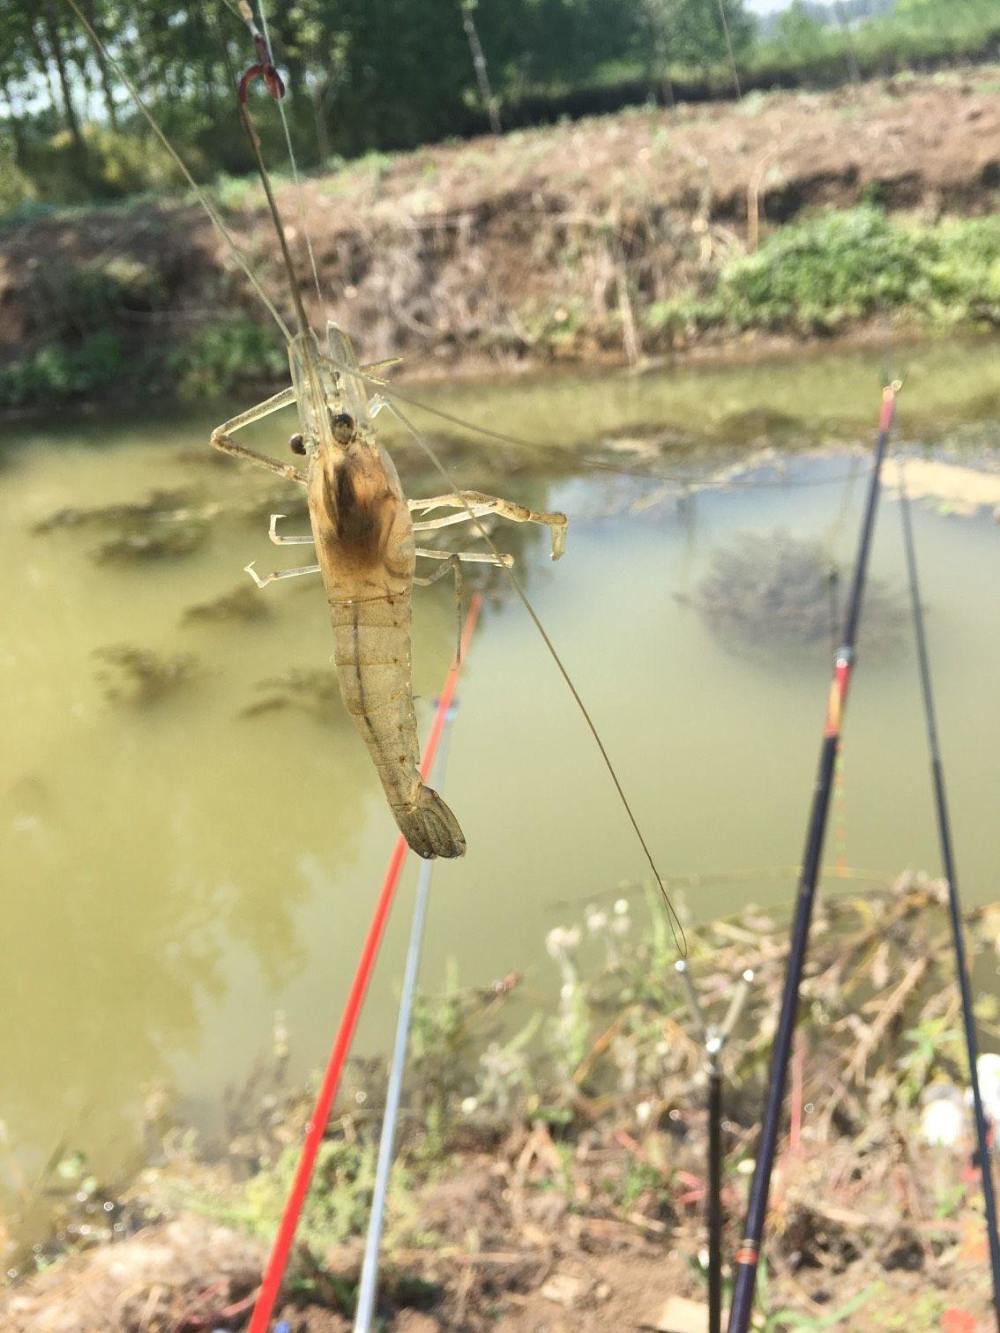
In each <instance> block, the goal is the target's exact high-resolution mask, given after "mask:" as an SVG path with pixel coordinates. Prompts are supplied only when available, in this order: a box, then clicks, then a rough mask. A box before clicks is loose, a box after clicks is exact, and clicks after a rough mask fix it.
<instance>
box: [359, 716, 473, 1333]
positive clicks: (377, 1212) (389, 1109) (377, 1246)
mask: <svg viewBox="0 0 1000 1333" xmlns="http://www.w3.org/2000/svg"><path fill="white" fill-rule="evenodd" d="M457 707H458V705H457V704H455V703H453V704H452V705H451V707H450V708H449V709H448V712H447V713H446V714H445V726H444V731H443V732H442V734H441V746H440V748H439V750H438V755H437V762H436V764H435V765H434V769H433V771H432V773H431V775H430V779H429V780H430V781H432V782H433V783H434V786H435V789H437V790H440V789H441V787H443V786H444V771H445V767H446V765H447V760H448V740H449V732H450V727H451V724H452V722H453V721H454V720H455V712H456V709H457ZM433 873H434V861H433V860H427V861H421V863H420V873H419V875H418V877H417V891H416V895H415V898H414V904H413V916H412V918H411V922H410V941H409V944H408V945H407V949H406V967H405V970H404V972H403V991H402V994H401V996H400V1000H399V1016H398V1018H397V1021H396V1039H395V1042H394V1043H393V1048H392V1060H391V1061H390V1064H389V1085H388V1087H387V1089H386V1095H385V1114H384V1115H383V1117H382V1133H381V1135H380V1137H379V1145H378V1161H377V1163H376V1167H375V1184H374V1185H373V1187H372V1207H371V1214H370V1216H369V1219H368V1235H367V1237H366V1239H365V1253H364V1260H363V1262H362V1265H361V1281H360V1283H359V1284H358V1300H357V1308H356V1310H355V1314H354V1333H371V1327H372V1320H373V1319H374V1316H375V1302H376V1299H377V1297H378V1276H379V1260H380V1257H381V1254H380V1251H381V1246H382V1231H383V1228H384V1225H385V1206H386V1199H387V1197H388V1194H389V1177H390V1175H391V1173H392V1160H393V1153H394V1151H395V1147H396V1127H397V1125H398V1122H399V1109H400V1104H401V1101H402V1096H403V1076H404V1074H405V1072H406V1051H407V1047H408V1045H409V1041H410V1026H411V1024H412V1022H413V1004H414V999H415V997H416V992H417V976H418V973H419V971H420V954H421V950H422V948H423V939H424V924H425V922H426V920H427V906H428V902H429V899H430V891H431V876H432V875H433Z"/></svg>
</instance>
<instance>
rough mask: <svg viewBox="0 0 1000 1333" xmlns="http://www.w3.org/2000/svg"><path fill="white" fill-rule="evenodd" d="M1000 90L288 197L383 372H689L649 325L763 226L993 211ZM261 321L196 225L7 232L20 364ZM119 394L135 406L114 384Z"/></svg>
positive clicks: (809, 102) (833, 110)
mask: <svg viewBox="0 0 1000 1333" xmlns="http://www.w3.org/2000/svg"><path fill="white" fill-rule="evenodd" d="M998 90H1000V68H998V67H983V66H980V67H976V68H974V69H970V70H968V71H966V72H964V73H962V72H949V73H947V74H941V75H937V76H919V77H906V78H899V79H895V80H888V81H885V80H883V81H876V82H873V83H869V84H866V85H864V86H862V87H859V88H856V89H845V90H840V91H837V92H831V93H823V94H819V93H775V94H770V95H752V96H750V97H748V98H746V99H745V100H744V101H743V102H742V103H741V104H738V105H733V104H715V105H709V106H700V107H689V106H688V107H684V106H682V107H678V108H677V109H676V110H672V111H666V110H661V109H648V110H631V111H624V112H621V113H618V114H616V115H612V116H606V117H599V118H593V119H590V120H584V121H580V122H577V123H575V124H567V125H560V126H555V127H550V128H545V129H538V130H531V131H524V132H517V133H513V134H510V135H507V136H505V137H504V138H502V139H499V140H493V139H478V140H474V141H471V142H467V143H462V144H455V145H445V146H438V147H434V148H428V149H424V150H421V151H418V152H415V153H410V154H405V155H400V156H396V157H378V158H369V159H364V160H362V161H360V162H357V163H354V164H352V165H350V166H348V167H347V168H345V169H344V170H342V171H340V172H338V173H336V174H333V175H325V176H320V177H316V178H314V179H310V180H309V181H307V182H306V183H305V185H304V186H303V188H302V190H301V193H300V194H298V195H296V193H295V192H294V190H293V189H292V188H291V187H290V186H289V185H287V184H286V185H283V186H282V188H281V189H280V190H279V199H280V201H281V206H282V209H283V212H284V214H285V216H286V218H287V220H288V223H289V228H290V230H291V232H292V233H293V234H294V235H295V236H296V244H295V246H294V248H295V250H296V254H297V256H298V258H297V261H296V262H297V263H298V265H299V282H300V287H301V290H302V293H303V296H304V299H305V301H306V305H307V307H308V309H309V311H310V315H311V316H317V315H319V313H320V303H319V301H318V300H317V297H316V294H315V291H314V289H313V284H312V282H311V279H310V278H309V277H308V265H307V262H306V260H305V256H304V254H302V250H303V247H302V244H301V234H300V233H301V231H302V222H303V220H304V221H305V223H306V224H307V226H308V231H309V234H310V236H311V238H312V244H313V248H314V252H315V255H316V261H317V266H318V271H319V280H320V285H321V288H322V290H323V292H324V293H325V294H326V298H327V299H326V300H325V302H324V306H323V309H324V311H325V312H326V313H328V314H330V315H332V316H333V318H335V319H336V320H337V321H338V322H339V323H340V324H341V325H342V326H343V327H345V328H347V329H349V330H350V331H351V332H352V333H353V335H354V336H355V338H356V340H357V342H358V344H359V347H360V350H361V352H362V354H363V356H364V357H366V358H369V359H377V358H382V357H387V356H390V355H394V354H400V353H401V354H403V355H405V357H406V358H407V366H408V368H409V369H410V370H411V371H412V372H415V373H417V374H426V373H427V372H428V370H430V369H433V368H434V367H448V368H449V369H455V368H458V367H462V368H466V369H470V368H474V369H483V368H497V367H501V368H508V369H512V368H516V367H519V366H522V365H525V364H536V365H537V364H539V363H544V362H548V361H552V360H586V361H621V360H637V359H639V358H641V357H643V356H646V355H655V354H658V353H662V352H664V351H666V350H677V342H678V339H677V338H676V336H675V335H674V334H670V335H668V334H667V333H665V332H663V331H662V330H661V329H658V328H657V326H656V322H655V320H650V319H649V318H648V315H649V312H650V311H651V310H654V309H655V308H656V306H657V304H658V303H662V302H664V301H668V300H670V299H671V298H672V297H674V296H677V295H678V294H679V293H682V292H686V291H690V290H692V289H698V287H699V285H700V284H703V283H704V281H705V279H706V275H710V274H711V273H712V271H713V270H715V269H717V268H718V266H719V265H720V264H722V263H724V262H725V260H726V259H727V258H730V257H732V256H733V255H735V254H739V253H742V252H743V251H744V250H745V249H746V248H747V246H748V245H752V243H753V232H754V230H755V229H756V228H757V227H758V225H759V230H760V233H761V235H764V234H766V232H767V229H768V228H769V227H771V226H773V225H775V224H778V223H781V222H785V221H787V220H789V219H790V218H793V217H795V216H796V215H797V214H799V213H801V212H802V211H803V210H806V209H813V208H816V207H824V208H826V207H832V206H836V207H842V206H848V205H852V204H856V203H858V202H859V201H862V200H871V201H875V202H878V203H880V204H882V205H884V206H885V207H886V208H887V209H889V210H910V211H912V210H917V211H919V212H920V213H921V214H922V215H924V216H926V217H929V218H935V217H938V216H939V215H942V214H966V215H967V214H982V213H988V212H990V211H991V210H992V209H993V208H994V206H995V201H996V192H997V187H998V185H1000V148H998V145H1000V91H998ZM260 114H262V115H263V114H267V110H266V108H262V109H261V111H260ZM221 202H222V205H223V209H224V212H225V214H226V217H227V220H228V223H229V225H230V226H231V227H232V229H233V231H234V233H235V234H236V235H237V237H238V238H239V240H240V243H241V245H242V246H243V247H244V248H245V249H246V251H247V253H248V254H249V256H250V257H251V260H252V262H253V264H254V266H255V267H256V268H257V270H258V271H259V272H260V273H261V275H262V278H263V281H264V283H265V285H266V287H267V289H268V290H269V291H270V292H272V293H274V294H275V296H276V299H277V302H278V304H279V305H280V306H281V308H282V310H283V311H285V312H286V314H287V313H288V310H289V301H288V299H287V297H286V296H285V295H284V292H285V289H286V284H285V283H284V281H283V277H282V274H281V272H280V271H279V269H278V267H277V263H276V247H275V245H274V242H273V240H272V236H271V233H270V230H269V227H268V225H267V224H266V221H265V219H264V217H263V214H262V211H261V208H260V201H259V192H258V191H256V190H255V189H254V188H253V187H252V186H250V185H248V184H244V183H242V182H235V183H231V184H230V185H229V186H228V187H226V188H224V189H223V190H222V192H221ZM109 265H110V270H109ZM109 271H110V273H111V277H110V278H107V280H105V278H106V277H107V274H108V272H109ZM95 275H97V276H95ZM100 275H104V276H103V277H102V276H100ZM240 314H244V315H247V316H250V317H252V318H253V319H254V320H261V319H263V320H264V321H265V322H266V319H267V317H266V315H265V314H263V312H262V309H261V305H260V302H259V300H258V298H257V297H256V295H255V294H254V293H253V292H252V291H251V290H250V288H249V284H248V282H247V280H246V279H245V277H244V276H243V275H242V273H240V272H239V270H237V269H236V268H235V266H234V265H233V263H232V261H231V259H230V258H229V257H228V256H227V254H226V252H225V249H224V247H223V246H222V244H221V243H220V241H219V239H218V237H217V236H216V234H215V233H214V232H213V230H212V228H211V226H210V224H209V223H208V222H207V220H206V219H205V217H204V216H203V214H202V213H201V211H200V209H199V208H198V207H197V206H195V205H192V204H189V203H169V202H160V203H155V204H154V203H149V204H138V205H134V206H131V207H129V208H127V209H124V210H117V211H112V210H104V211H100V212H97V211H94V212H84V213H79V212H77V213H73V214H67V215H62V216H59V217H53V218H48V219H42V220H37V221H34V222H30V223H23V224H21V225H18V226H15V227H10V228H8V229H7V230H5V231H4V232H3V233H2V234H0V361H2V360H3V359H6V360H7V361H8V362H9V361H11V360H13V359H14V358H24V357H25V356H28V355H31V354H32V353H34V352H37V350H38V349H39V348H43V347H47V346H49V345H50V344H51V343H52V341H53V338H55V339H56V340H57V341H58V340H61V341H62V342H65V343H67V344H69V345H72V344H73V342H74V340H79V339H80V338H81V337H83V336H85V335H86V334H87V333H88V331H92V330H93V329H94V328H97V327H100V328H111V329H113V330H114V331H115V332H116V333H117V334H119V335H120V336H121V338H122V339H123V344H121V345H123V346H124V347H125V349H126V352H127V355H126V356H125V357H124V358H121V355H120V352H119V354H118V355H119V358H120V359H123V360H124V361H125V362H126V363H127V362H128V360H129V358H130V357H141V356H143V355H147V354H149V353H150V352H151V350H152V352H153V353H154V354H155V353H157V352H158V349H162V350H161V351H160V352H159V354H158V355H157V356H156V360H157V363H158V364H159V366H160V367H161V369H162V368H163V367H164V366H166V365H167V363H168V361H169V357H170V355H171V353H170V350H169V349H173V348H177V347H181V348H183V347H185V346H186V345H188V344H189V343H190V342H191V340H192V339H196V338H197V336H198V333H199V331H203V330H204V329H206V328H207V327H211V326H213V325H216V324H217V323H218V322H219V321H220V320H221V319H225V318H229V317H232V316H234V315H240ZM289 318H290V316H289ZM728 336H729V340H730V345H732V343H733V339H732V336H731V335H728ZM725 337H726V335H723V334H720V335H718V339H723V340H724V339H725ZM718 339H717V341H718ZM745 341H746V337H745V336H743V337H741V339H740V342H741V344H743V351H744V353H745ZM234 354H235V353H234ZM108 355H112V353H110V352H109V353H108ZM246 366H247V372H248V374H249V375H250V376H251V377H253V378H257V379H261V380H269V381H272V380H273V379H274V377H275V376H276V375H277V374H278V373H279V372H278V371H277V369H276V363H275V362H274V361H273V359H271V360H267V359H261V358H260V357H259V356H258V358H257V363H255V362H254V359H253V357H252V356H250V355H247V358H246ZM66 373H67V374H69V375H72V373H74V372H73V368H72V366H71V367H70V368H69V369H68V370H67V372H66ZM163 380H164V383H167V382H169V380H170V375H169V374H166V373H165V374H164V376H163ZM104 381H107V383H106V384H105V388H106V389H108V391H111V390H113V387H114V383H113V381H114V376H113V375H112V374H111V373H110V371H109V372H108V374H106V375H105V376H104ZM102 382H103V381H102Z"/></svg>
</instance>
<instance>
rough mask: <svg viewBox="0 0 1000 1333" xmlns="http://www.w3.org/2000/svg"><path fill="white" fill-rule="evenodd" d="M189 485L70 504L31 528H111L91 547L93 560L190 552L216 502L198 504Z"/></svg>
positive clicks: (199, 540)
mask: <svg viewBox="0 0 1000 1333" xmlns="http://www.w3.org/2000/svg"><path fill="white" fill-rule="evenodd" d="M190 501H191V494H190V492H189V491H187V490H183V489H178V490H152V491H150V492H149V494H148V495H147V496H146V497H145V498H144V499H142V500H132V501H128V502H127V503H125V504H113V505H94V506H87V507H80V506H75V505H70V506H66V507H64V508H62V509H57V510H54V511H53V513H51V514H49V515H47V516H46V517H45V518H42V519H39V520H38V522H36V523H35V524H34V526H33V527H32V531H33V532H39V533H44V532H52V531H54V530H55V529H57V528H78V527H96V528H99V529H101V530H102V531H107V530H109V529H110V530H111V532H110V535H109V536H107V537H106V538H105V540H104V541H103V542H101V544H100V545H99V546H98V547H96V548H95V549H94V550H93V551H92V552H91V554H92V556H93V557H94V559H95V560H156V559H162V558H164V557H170V556H178V555H187V554H188V553H189V552H191V551H194V550H196V549H197V548H198V547H199V546H200V545H201V544H202V542H203V541H204V540H205V538H206V537H207V536H208V532H209V520H210V519H212V518H214V517H215V515H216V514H217V512H218V506H214V505H207V506H203V507H201V508H195V507H193V506H192V505H191V503H190Z"/></svg>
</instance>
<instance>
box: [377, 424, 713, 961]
mask: <svg viewBox="0 0 1000 1333" xmlns="http://www.w3.org/2000/svg"><path fill="white" fill-rule="evenodd" d="M375 401H376V407H375V410H376V411H377V410H378V400H375ZM382 404H384V406H385V407H387V408H388V409H389V411H391V412H392V413H393V414H394V415H395V416H396V418H397V420H399V421H400V422H401V423H402V424H403V426H404V427H405V428H406V430H407V431H408V432H409V433H410V435H411V436H412V437H413V439H414V440H415V442H416V444H417V445H418V447H419V448H420V449H422V450H423V452H424V453H425V454H426V456H427V458H428V459H429V460H430V462H431V464H432V466H433V467H434V468H435V469H436V470H437V472H438V473H439V474H440V475H441V477H442V479H443V480H444V483H445V485H446V486H447V487H448V488H449V490H450V491H453V492H454V494H455V495H456V497H457V498H458V499H459V500H461V502H462V507H463V508H464V509H465V510H466V512H467V514H468V516H469V520H470V521H471V522H472V523H473V524H474V525H475V527H476V528H477V529H478V531H479V535H480V536H481V537H482V539H483V540H484V541H485V543H486V545H487V546H488V547H489V549H490V551H491V552H492V553H493V555H495V556H496V557H497V560H498V561H500V560H501V553H500V551H499V549H498V547H497V546H496V544H495V543H494V541H493V538H492V537H491V536H490V534H489V532H488V531H487V529H486V527H485V525H484V524H483V523H482V521H481V520H480V519H479V518H478V517H477V515H476V513H475V511H474V510H473V508H472V506H471V505H470V504H469V503H468V501H467V500H466V499H465V496H464V494H463V491H462V488H461V487H460V486H459V485H458V483H457V482H456V481H455V480H454V479H453V478H452V476H451V474H450V473H449V472H448V469H447V468H446V467H445V466H444V464H443V463H442V462H441V460H440V459H439V458H438V456H437V454H435V452H434V450H433V449H432V448H431V447H430V445H429V444H427V442H426V441H425V440H424V438H423V436H422V435H421V434H420V432H419V431H418V430H417V428H416V427H415V426H414V425H413V423H412V422H411V421H410V419H409V417H407V416H406V415H405V413H403V412H402V411H401V410H400V409H399V408H398V407H396V406H395V404H393V403H389V402H386V401H385V400H384V399H383V400H382ZM501 568H503V571H504V573H505V574H506V576H507V578H508V579H509V581H510V585H511V587H512V588H513V589H514V591H515V593H516V594H517V596H518V598H519V599H520V601H521V603H522V605H523V606H524V609H525V610H526V611H527V613H528V615H529V616H530V617H531V620H532V622H533V624H534V626H535V628H536V629H537V630H538V633H539V634H540V635H541V636H542V642H543V643H544V644H545V647H546V648H547V649H548V651H549V655H550V656H551V658H552V660H553V662H555V664H556V666H557V667H558V669H559V673H560V675H561V676H562V678H563V680H564V681H565V682H566V686H567V688H568V690H569V692H570V694H571V695H572V696H573V699H574V701H575V702H576V706H577V708H578V709H579V710H580V713H581V714H582V716H583V720H584V721H585V722H586V724H587V727H588V729H589V731H590V734H591V736H593V738H594V741H595V743H596V745H597V748H598V750H599V751H600V754H601V758H602V759H603V760H604V766H605V768H606V769H607V770H608V773H609V775H610V777H611V781H612V782H613V783H614V786H615V790H616V791H617V793H618V797H619V799H620V801H621V803H622V806H623V807H624V809H625V813H626V815H627V816H628V820H629V823H630V824H631V825H632V829H633V832H634V833H635V836H636V838H637V839H638V841H639V846H640V847H641V848H642V852H643V855H644V856H645V858H646V861H647V862H648V864H649V868H650V870H651V871H652V872H653V876H654V878H655V880H656V884H657V887H658V888H659V890H660V894H661V896H662V898H663V902H664V905H665V907H666V909H667V912H668V919H669V924H670V931H671V934H672V935H673V937H674V943H675V944H676V945H677V948H678V950H679V951H680V954H681V956H682V957H685V958H686V957H687V936H686V935H685V933H684V926H683V924H682V923H681V919H680V917H679V916H678V915H677V912H676V911H675V909H674V906H673V904H672V903H671V901H670V898H669V895H668V894H667V889H666V885H665V882H664V879H663V877H662V875H661V874H660V872H659V870H658V869H657V866H656V861H655V860H654V859H653V853H652V852H651V851H650V849H649V844H648V843H647V842H646V839H645V837H644V836H643V833H642V829H641V828H640V827H639V821H638V820H637V819H636V816H635V813H634V811H633V809H632V806H631V804H630V802H629V799H628V797H627V796H626V795H625V790H624V788H623V787H622V784H621V782H620V781H619V778H618V774H617V773H616V772H615V766H614V764H613V763H612V762H611V756H610V755H609V754H608V751H607V749H606V747H605V744H604V742H603V741H602V740H601V737H600V734H599V732H598V730H597V727H596V726H595V724H594V720H593V718H592V717H591V715H590V712H589V711H588V709H587V705H586V704H585V703H584V702H583V699H582V698H581V696H580V692H579V691H578V690H577V688H576V686H575V685H574V683H573V678H572V677H571V676H570V674H569V671H568V670H567V668H566V666H565V664H564V663H563V660H562V658H561V657H560V656H559V653H558V651H557V650H556V646H555V644H554V643H553V642H552V640H551V638H550V637H549V634H548V632H547V630H546V629H545V626H544V625H543V624H542V622H541V619H540V617H539V615H538V612H537V611H536V610H535V608H534V606H533V605H532V602H531V599H530V598H529V597H528V594H527V593H526V592H525V590H524V587H523V585H522V584H521V581H520V579H518V577H517V575H516V574H515V573H514V571H513V570H512V569H510V568H509V567H508V566H506V565H504V564H503V563H502V561H501Z"/></svg>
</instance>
